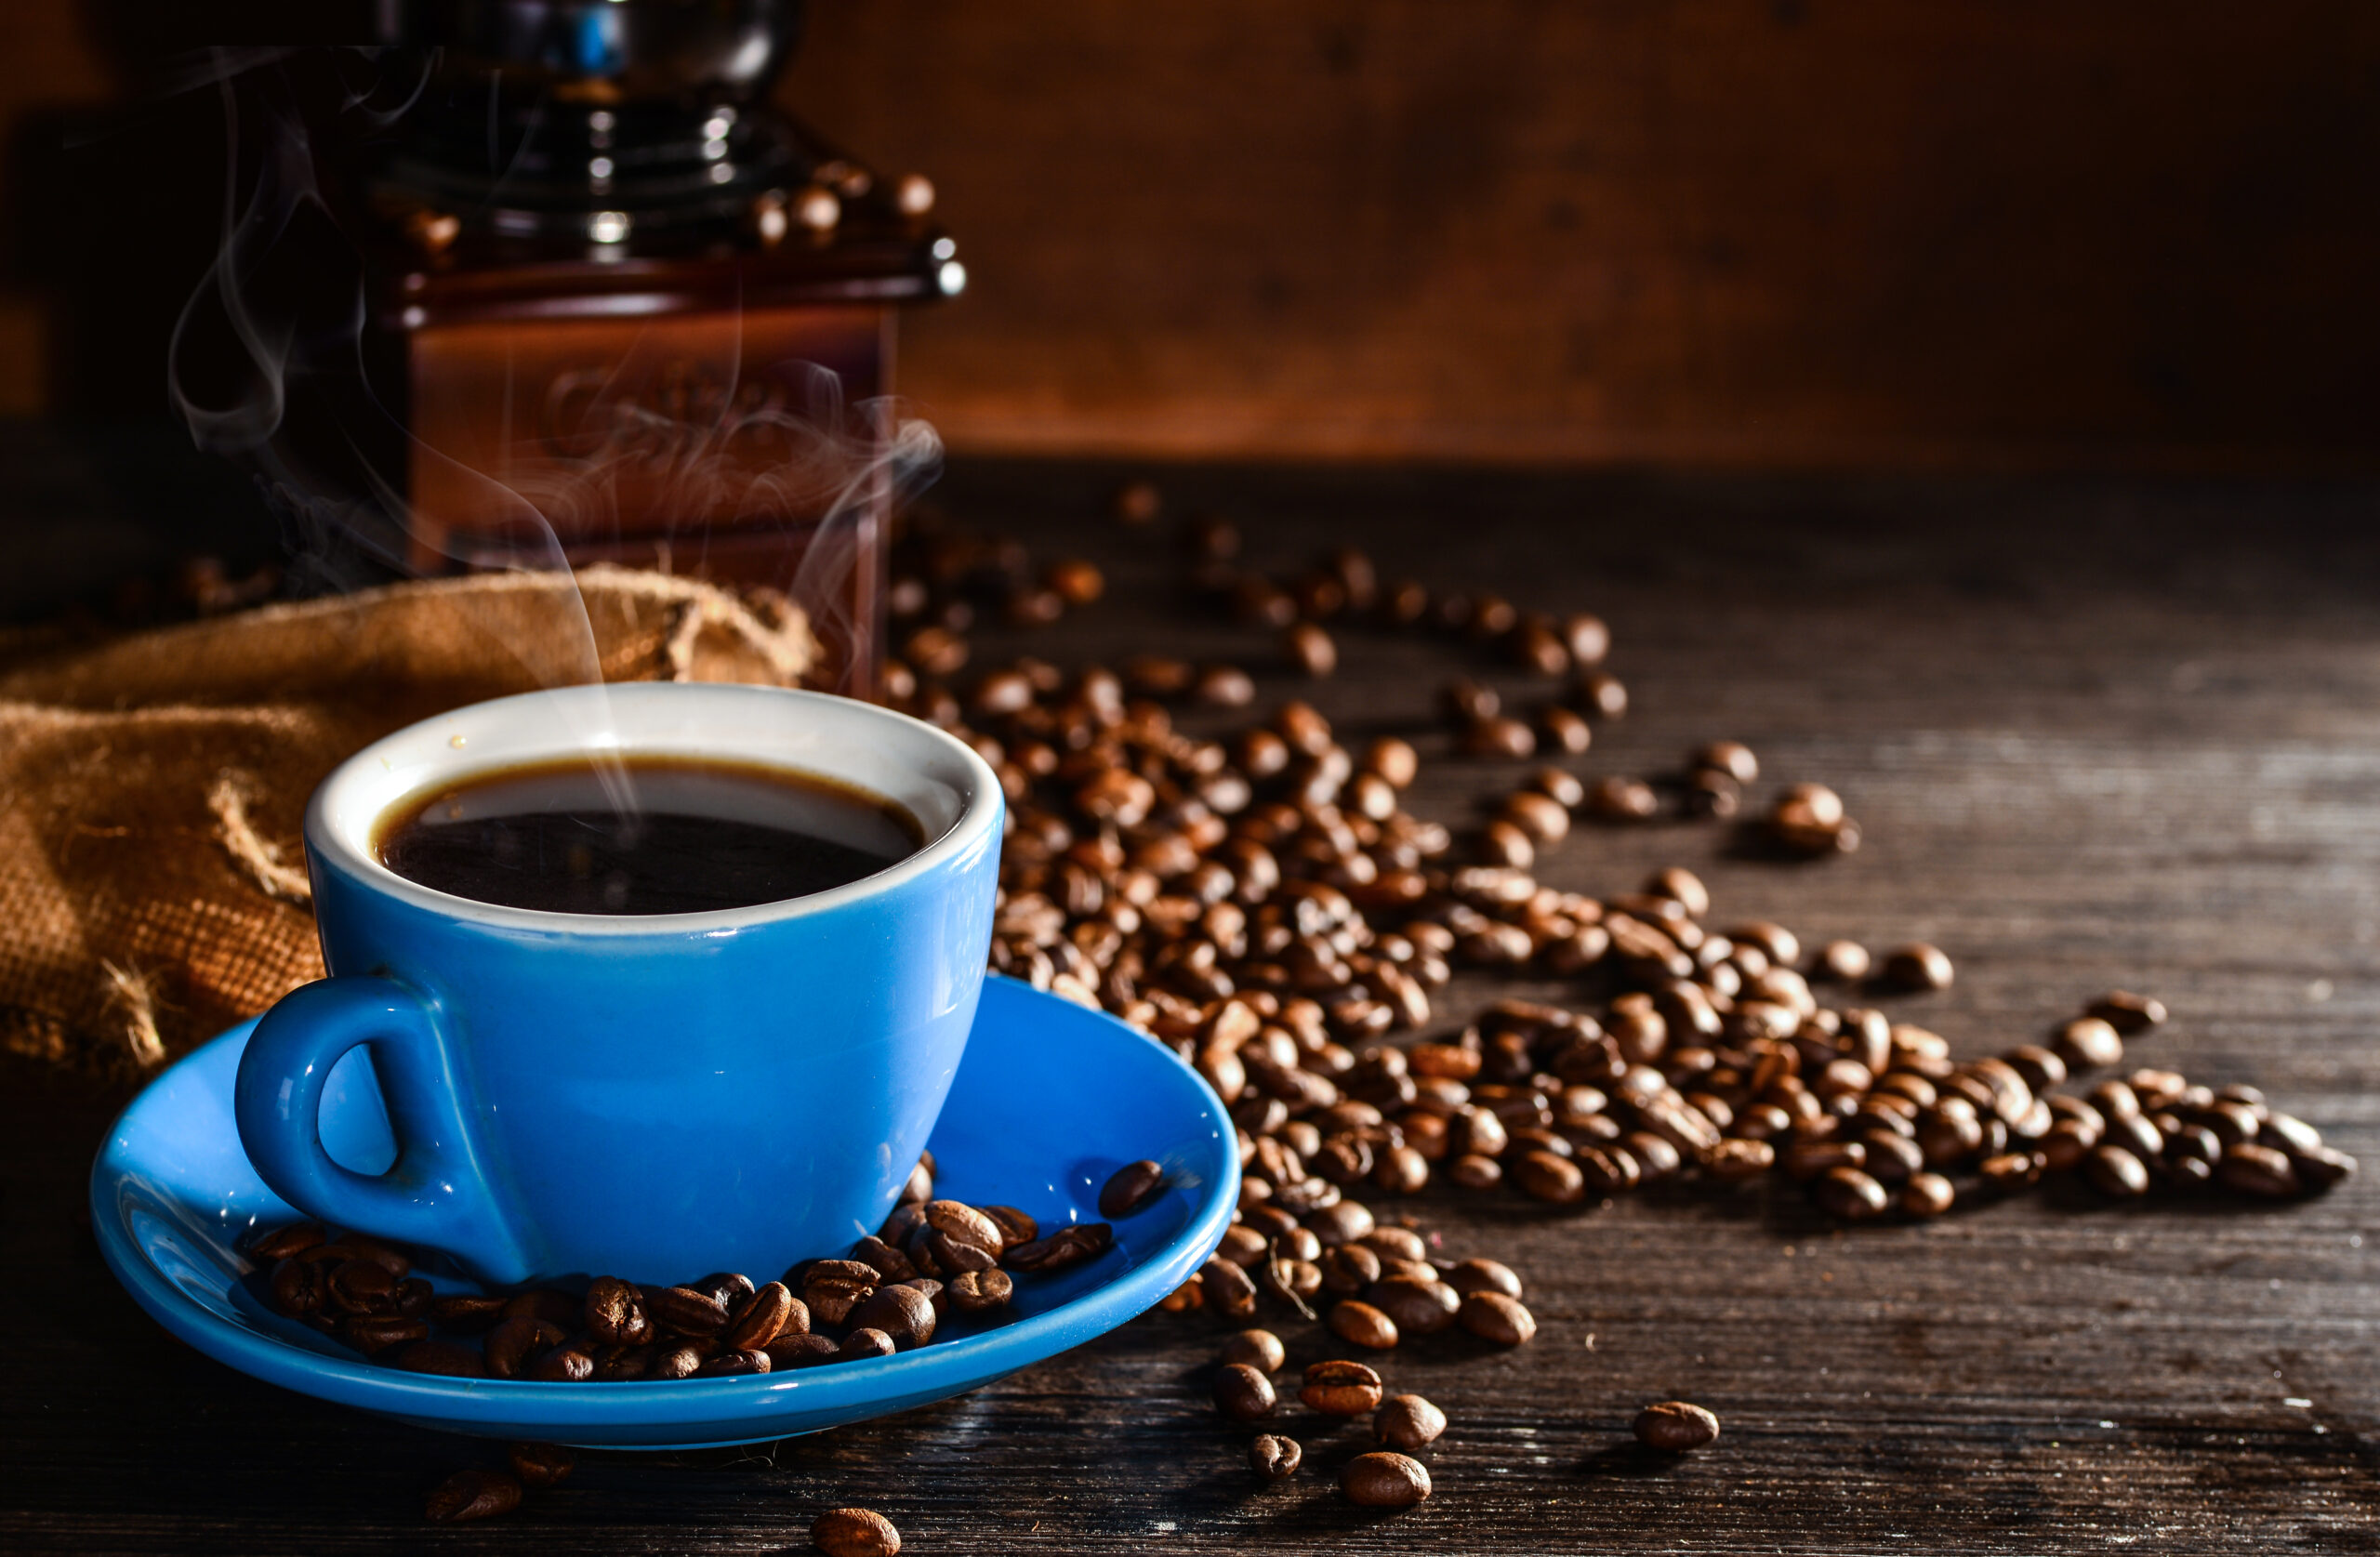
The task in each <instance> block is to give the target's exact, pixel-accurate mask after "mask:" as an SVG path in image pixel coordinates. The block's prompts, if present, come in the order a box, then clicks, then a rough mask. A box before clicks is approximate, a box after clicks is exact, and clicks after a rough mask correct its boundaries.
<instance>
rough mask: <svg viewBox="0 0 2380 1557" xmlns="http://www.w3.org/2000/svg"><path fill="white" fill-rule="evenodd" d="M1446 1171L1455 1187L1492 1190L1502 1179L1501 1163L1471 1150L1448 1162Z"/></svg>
mask: <svg viewBox="0 0 2380 1557" xmlns="http://www.w3.org/2000/svg"><path fill="white" fill-rule="evenodd" d="M1446 1172H1447V1177H1448V1179H1450V1180H1452V1181H1453V1182H1454V1185H1455V1187H1456V1188H1457V1189H1466V1190H1492V1189H1494V1188H1495V1187H1496V1186H1497V1185H1499V1184H1501V1183H1502V1182H1503V1181H1504V1165H1503V1164H1501V1163H1500V1162H1498V1161H1497V1160H1496V1159H1495V1158H1494V1157H1483V1156H1481V1155H1478V1154H1476V1153H1471V1152H1467V1153H1465V1154H1463V1155H1461V1156H1459V1157H1456V1158H1454V1159H1453V1160H1452V1161H1450V1162H1448V1164H1447V1168H1446Z"/></svg>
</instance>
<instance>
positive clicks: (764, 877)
mask: <svg viewBox="0 0 2380 1557" xmlns="http://www.w3.org/2000/svg"><path fill="white" fill-rule="evenodd" d="M923 841H924V839H923V837H922V835H921V832H920V830H919V826H918V825H917V823H916V821H915V820H914V819H913V818H911V817H910V816H909V814H908V813H907V812H906V811H903V810H901V809H900V808H899V807H897V806H895V805H893V803H892V802H891V801H889V800H885V799H882V798H879V797H877V796H874V795H870V794H868V793H866V792H865V791H863V790H859V789H856V788H853V787H851V786H849V785H841V784H837V783H834V782H832V781H830V780H826V779H822V778H818V777H815V776H813V775H810V774H806V773H798V772H790V771H788V770H786V769H780V768H766V767H760V766H758V765H745V764H737V763H725V762H706V761H698V760H684V759H664V758H637V757H631V758H628V759H624V760H623V761H621V762H619V763H616V764H614V765H611V766H609V767H608V768H598V767H597V766H596V764H594V763H593V762H591V761H588V760H587V759H567V760H563V761H558V762H549V763H538V764H535V765H524V766H521V767H514V768H503V769H497V770H496V771H494V772H488V773H483V774H480V775H477V776H475V777H472V778H469V779H467V780H464V781H463V782H461V783H459V784H456V785H450V786H448V787H446V788H443V789H439V790H436V791H433V792H431V793H430V794H428V795H425V796H422V797H419V798H416V799H414V800H411V801H408V802H407V803H405V804H404V805H402V806H399V807H397V808H395V809H394V810H392V811H390V813H389V814H388V815H387V816H386V817H384V818H382V819H381V822H380V824H379V826H378V827H377V830H376V836H375V838H374V840H373V842H374V849H375V851H376V852H377V854H378V856H379V859H380V862H381V863H382V864H386V865H387V866H388V867H389V868H390V870H393V871H395V872H396V873H397V874H398V875H400V876H403V877H406V878H407V879H409V880H413V881H417V882H419V883H420V884H421V885H423V886H425V887H430V888H434V889H435V890H437V891H442V892H451V893H453V894H454V895H455V896H456V897H465V898H471V899H473V900H475V901H477V902H481V903H493V904H502V905H503V906H505V907H509V908H530V909H537V910H540V911H543V912H546V913H555V914H700V913H706V912H708V911H710V910H713V909H720V908H744V907H748V906H750V905H752V904H760V903H781V902H784V901H785V900H787V899H788V898H798V897H807V896H809V895H810V894H812V893H813V892H823V891H829V890H831V889H833V888H836V887H840V886H843V885H846V884H847V883H850V882H853V881H857V880H859V879H861V878H862V877H868V876H873V875H875V874H876V873H877V872H878V871H879V870H882V869H884V868H885V867H887V866H888V865H892V864H896V863H897V862H899V861H900V860H902V859H905V858H906V857H907V856H908V855H910V854H913V853H915V852H916V851H918V849H919V846H920V845H921V844H922V843H923Z"/></svg>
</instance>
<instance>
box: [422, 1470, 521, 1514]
mask: <svg viewBox="0 0 2380 1557" xmlns="http://www.w3.org/2000/svg"><path fill="white" fill-rule="evenodd" d="M520 1506H521V1484H520V1483H519V1482H516V1481H514V1480H513V1479H512V1478H511V1477H510V1476H508V1475H506V1474H505V1473H504V1472H503V1471H456V1472H455V1473H454V1474H453V1475H451V1476H449V1477H447V1478H446V1479H445V1480H444V1481H443V1482H440V1483H439V1484H438V1485H437V1486H436V1487H435V1488H433V1489H432V1490H431V1492H430V1496H429V1498H427V1499H425V1500H424V1501H423V1503H422V1508H421V1511H422V1512H423V1513H424V1514H425V1515H427V1516H428V1517H429V1518H430V1520H431V1521H432V1522H433V1523H436V1524H469V1523H470V1522H471V1521H473V1520H479V1519H494V1518H496V1516H497V1515H498V1514H508V1513H510V1512H511V1511H513V1510H515V1509H517V1508H519V1507H520Z"/></svg>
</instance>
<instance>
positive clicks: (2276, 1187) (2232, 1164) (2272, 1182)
mask: <svg viewBox="0 0 2380 1557" xmlns="http://www.w3.org/2000/svg"><path fill="white" fill-rule="evenodd" d="M2215 1177H2216V1178H2218V1179H2220V1180H2221V1181H2223V1184H2224V1186H2225V1187H2226V1188H2228V1189H2235V1190H2238V1191H2240V1192H2241V1194H2253V1195H2258V1196H2261V1197H2263V1198H2265V1199H2268V1200H2283V1199H2287V1198H2289V1197H2290V1196H2293V1195H2295V1194H2298V1193H2300V1189H2301V1186H2300V1185H2299V1183H2298V1181H2297V1169H2296V1168H2295V1167H2294V1165H2293V1164H2292V1163H2291V1161H2290V1159H2289V1156H2288V1155H2287V1154H2285V1153H2282V1152H2277V1151H2275V1150H2274V1149H2273V1148H2271V1147H2269V1146H2259V1145H2257V1144H2255V1143H2254V1142H2253V1141H2242V1142H2241V1143H2240V1144H2239V1145H2237V1146H2227V1147H2225V1148H2224V1150H2223V1160H2222V1161H2221V1162H2219V1163H2217V1164H2216V1165H2215Z"/></svg>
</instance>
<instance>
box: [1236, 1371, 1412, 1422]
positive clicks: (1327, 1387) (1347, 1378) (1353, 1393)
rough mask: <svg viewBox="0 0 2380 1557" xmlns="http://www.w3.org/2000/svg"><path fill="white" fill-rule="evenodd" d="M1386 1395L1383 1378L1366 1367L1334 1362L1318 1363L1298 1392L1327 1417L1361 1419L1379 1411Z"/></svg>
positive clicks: (1308, 1372) (1304, 1399)
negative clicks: (1383, 1388)
mask: <svg viewBox="0 0 2380 1557" xmlns="http://www.w3.org/2000/svg"><path fill="white" fill-rule="evenodd" d="M1254 1371H1255V1370H1254V1369H1252V1368H1251V1369H1250V1372H1251V1373H1252V1372H1254ZM1258 1377H1259V1378H1262V1377H1263V1376H1262V1375H1258ZM1270 1387H1271V1386H1270V1385H1269V1384H1268V1385H1267V1386H1266V1388H1268V1389H1269V1388H1270ZM1384 1393H1385V1391H1384V1390H1382V1387H1381V1381H1380V1375H1379V1374H1377V1373H1374V1372H1373V1371H1372V1370H1371V1369H1370V1368H1368V1367H1366V1366H1364V1365H1363V1364H1361V1363H1350V1362H1343V1361H1331V1362H1326V1363H1316V1364H1315V1365H1314V1366H1312V1367H1309V1368H1307V1369H1306V1370H1305V1382H1304V1384H1303V1385H1302V1387H1301V1388H1300V1389H1299V1391H1298V1398H1299V1399H1300V1400H1302V1401H1303V1402H1305V1403H1306V1405H1308V1406H1310V1407H1312V1408H1313V1409H1315V1410H1316V1411H1319V1412H1321V1413H1322V1414H1323V1415H1324V1416H1326V1417H1362V1416H1368V1415H1369V1414H1370V1413H1372V1412H1374V1411H1377V1410H1379V1409H1380V1403H1381V1397H1382V1395H1383V1394H1384Z"/></svg>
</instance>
